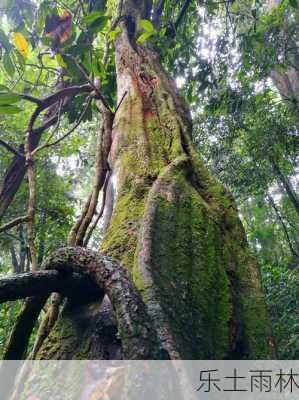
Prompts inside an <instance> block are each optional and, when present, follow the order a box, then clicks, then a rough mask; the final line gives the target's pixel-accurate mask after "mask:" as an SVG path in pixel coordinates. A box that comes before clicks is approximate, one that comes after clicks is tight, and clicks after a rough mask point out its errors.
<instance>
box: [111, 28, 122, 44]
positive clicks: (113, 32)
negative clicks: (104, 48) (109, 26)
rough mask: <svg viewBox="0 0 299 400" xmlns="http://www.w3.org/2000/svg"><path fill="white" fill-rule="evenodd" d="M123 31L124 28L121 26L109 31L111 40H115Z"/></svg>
mask: <svg viewBox="0 0 299 400" xmlns="http://www.w3.org/2000/svg"><path fill="white" fill-rule="evenodd" d="M121 32H122V29H121V27H120V26H118V27H117V28H116V29H115V30H114V31H110V32H109V33H108V37H109V40H110V41H111V42H113V41H114V40H115V39H116V38H117V36H118V35H119V34H120V33H121Z"/></svg>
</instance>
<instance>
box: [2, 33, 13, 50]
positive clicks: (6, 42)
mask: <svg viewBox="0 0 299 400" xmlns="http://www.w3.org/2000/svg"><path fill="white" fill-rule="evenodd" d="M0 43H1V44H2V46H3V47H4V48H5V50H6V51H7V52H9V51H10V50H11V49H12V45H11V44H10V43H9V40H8V37H7V36H6V34H5V33H4V32H3V30H2V29H0Z"/></svg>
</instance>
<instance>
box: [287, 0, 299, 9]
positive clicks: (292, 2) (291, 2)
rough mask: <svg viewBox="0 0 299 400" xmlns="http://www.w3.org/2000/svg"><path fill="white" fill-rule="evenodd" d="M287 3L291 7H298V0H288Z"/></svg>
mask: <svg viewBox="0 0 299 400" xmlns="http://www.w3.org/2000/svg"><path fill="white" fill-rule="evenodd" d="M289 3H290V5H291V6H292V7H293V8H298V1H297V0H289Z"/></svg>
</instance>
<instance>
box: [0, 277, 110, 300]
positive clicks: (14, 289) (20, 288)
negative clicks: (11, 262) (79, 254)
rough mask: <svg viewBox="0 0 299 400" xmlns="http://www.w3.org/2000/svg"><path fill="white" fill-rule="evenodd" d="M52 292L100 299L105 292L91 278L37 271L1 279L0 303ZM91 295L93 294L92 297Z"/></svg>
mask: <svg viewBox="0 0 299 400" xmlns="http://www.w3.org/2000/svg"><path fill="white" fill-rule="evenodd" d="M52 292H58V293H62V294H64V295H65V296H67V297H76V299H77V300H79V299H80V298H82V297H86V294H87V293H88V297H89V298H90V297H93V298H100V297H102V296H103V291H101V290H100V289H99V287H98V286H97V285H96V284H95V283H94V282H93V281H92V279H91V278H90V277H89V276H86V275H83V274H78V273H74V274H73V273H72V274H68V275H66V274H63V273H61V272H59V271H53V270H52V271H51V270H49V271H37V272H29V273H24V274H17V275H12V276H9V277H7V278H2V279H0V303H3V302H6V301H14V300H18V299H23V298H26V297H31V296H41V295H42V296H44V295H45V294H47V295H49V294H50V293H52ZM91 293H92V294H93V295H92V296H91Z"/></svg>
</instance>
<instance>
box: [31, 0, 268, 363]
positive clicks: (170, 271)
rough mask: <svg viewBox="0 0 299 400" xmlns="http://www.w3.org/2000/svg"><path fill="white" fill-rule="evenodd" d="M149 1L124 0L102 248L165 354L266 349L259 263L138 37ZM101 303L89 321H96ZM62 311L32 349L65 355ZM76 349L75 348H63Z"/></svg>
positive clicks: (152, 54) (236, 354)
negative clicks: (130, 283)
mask: <svg viewBox="0 0 299 400" xmlns="http://www.w3.org/2000/svg"><path fill="white" fill-rule="evenodd" d="M148 9H149V3H148V2H146V1H140V2H139V3H138V7H136V4H135V2H134V1H133V0H132V1H131V0H127V1H125V2H124V5H123V12H124V15H125V16H126V17H125V18H123V20H124V21H125V22H123V26H122V28H123V31H122V34H121V35H120V37H119V38H118V39H117V41H116V67H117V93H118V103H119V101H120V99H122V98H123V96H124V93H125V92H127V94H126V96H125V98H123V101H122V103H121V106H120V107H119V109H118V111H117V113H116V115H115V118H114V123H113V134H112V137H113V141H112V147H111V151H110V163H111V167H112V170H113V178H114V179H113V180H114V181H115V193H116V195H115V199H114V209H113V213H112V218H111V222H110V225H109V228H108V230H107V232H106V234H105V237H104V241H103V243H102V244H101V250H102V252H104V254H107V255H109V256H111V257H112V258H113V259H115V260H116V261H118V262H119V263H120V264H121V265H122V266H123V267H124V268H126V269H127V270H128V273H129V276H130V278H131V279H133V280H134V283H135V285H136V286H137V288H138V289H139V292H140V293H141V296H142V298H143V301H144V302H145V304H146V310H147V313H148V314H149V316H150V318H151V321H152V323H153V328H154V329H155V331H156V332H157V335H158V338H159V340H160V342H161V344H162V346H163V348H164V349H165V351H166V352H167V353H168V354H169V355H170V357H171V358H172V359H177V358H184V359H213V358H216V359H221V358H237V359H243V358H252V359H259V358H269V357H273V355H274V349H273V345H272V342H273V340H272V338H271V328H270V322H269V318H268V313H267V310H266V306H265V303H264V298H263V293H262V288H261V283H260V275H259V270H258V266H257V264H256V261H255V259H254V258H253V257H252V255H251V254H250V251H249V248H248V244H247V241H246V237H245V233H244V230H243V227H242V225H241V222H240V220H239V217H238V211H237V208H236V205H235V203H234V201H233V199H232V197H231V195H230V194H229V193H228V192H227V191H226V190H225V189H224V188H223V187H222V186H221V185H220V184H219V183H218V182H217V181H216V180H215V179H214V178H213V177H211V176H210V174H209V173H208V171H207V170H206V168H205V167H204V166H203V163H202V161H201V160H200V158H199V157H198V155H197V153H196V151H195V149H194V147H193V144H192V140H191V137H192V121H191V117H190V111H189V108H188V106H187V105H186V104H185V102H184V100H183V99H182V98H181V96H180V95H179V93H178V91H177V89H176V87H175V84H174V82H173V80H172V79H171V78H170V77H169V76H168V75H167V74H166V72H165V71H164V70H163V68H162V66H161V64H160V61H159V55H158V54H157V52H156V51H155V50H154V49H153V48H152V46H150V45H149V44H145V45H142V46H141V45H139V44H137V43H136V40H135V39H136V35H137V34H136V31H135V27H136V26H138V21H139V19H142V18H148V17H149V13H148ZM128 16H130V18H129V17H128ZM99 309H100V308H99V306H98V308H97V309H96V308H95V309H94V314H93V315H90V314H89V315H88V317H86V323H88V324H91V325H92V324H93V322H94V320H95V318H96V315H97V312H99ZM96 310H98V311H96ZM65 317H66V316H65ZM65 317H64V316H63V314H62V315H61V318H60V319H59V321H58V323H57V324H56V326H55V328H54V330H53V331H52V332H51V334H50V336H49V337H48V339H47V343H46V345H45V346H43V347H42V349H41V351H40V354H39V355H38V356H42V357H43V358H55V356H57V353H55V354H53V353H51V350H49V349H51V348H55V349H56V350H57V348H60V350H61V351H60V352H59V356H60V357H65V356H66V354H64V351H63V346H64V345H65V344H64V345H62V343H61V339H60V338H61V336H60V334H61V332H64V333H65V334H66V332H67V331H66V329H67V327H66V326H65V321H66V318H65ZM76 318H78V315H77V310H73V311H72V310H69V312H68V314H67V320H68V323H70V321H72V322H71V324H72V326H74V322H75V321H76ZM59 332H60V334H58V333H59ZM78 334H79V332H76V331H74V330H72V338H71V340H76V341H78V342H80V343H82V342H81V339H80V337H78ZM74 338H75V339H74ZM69 343H70V342H69ZM78 356H79V355H78V352H76V349H74V352H73V353H72V354H71V355H70V353H68V354H67V357H75V358H76V357H78ZM84 357H85V358H88V357H91V352H89V353H88V352H87V353H85V354H84Z"/></svg>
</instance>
